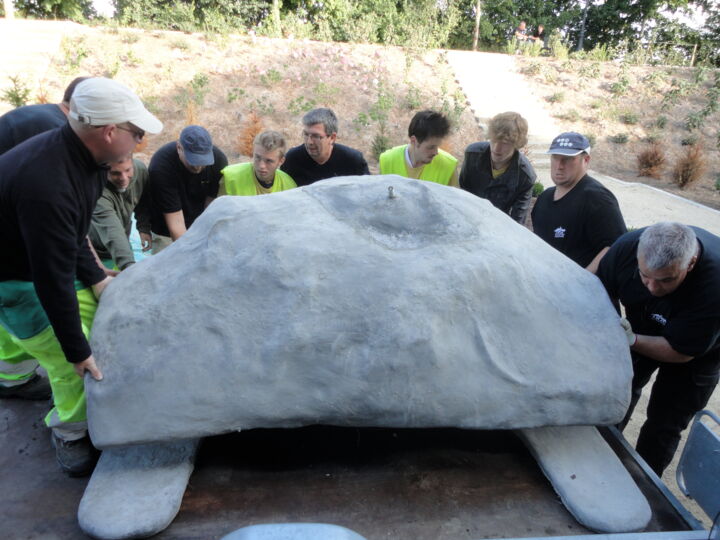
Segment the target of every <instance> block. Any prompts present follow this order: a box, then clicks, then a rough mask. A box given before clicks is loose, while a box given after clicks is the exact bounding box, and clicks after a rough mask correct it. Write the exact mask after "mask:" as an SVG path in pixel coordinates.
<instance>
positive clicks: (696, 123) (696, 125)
mask: <svg viewBox="0 0 720 540" xmlns="http://www.w3.org/2000/svg"><path fill="white" fill-rule="evenodd" d="M704 123H705V115H704V114H703V113H702V111H700V112H694V113H690V114H688V115H687V118H685V129H687V130H688V131H692V130H694V129H700V128H701V127H702V126H703V124H704Z"/></svg>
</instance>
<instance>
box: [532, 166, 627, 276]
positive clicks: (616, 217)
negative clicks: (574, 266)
mask: <svg viewBox="0 0 720 540" xmlns="http://www.w3.org/2000/svg"><path fill="white" fill-rule="evenodd" d="M554 195H555V188H554V187H552V188H549V189H546V190H545V191H544V192H542V193H541V194H540V196H539V197H538V198H537V201H536V202H535V206H534V207H533V210H532V224H533V231H535V234H537V235H538V236H539V237H540V238H542V239H543V240H545V241H546V242H547V243H548V244H550V245H551V246H552V247H554V248H555V249H557V250H558V251H560V252H561V253H563V254H564V255H566V256H567V257H569V258H571V259H572V260H573V261H575V262H576V263H578V264H579V265H580V266H582V267H583V268H584V267H586V266H587V265H588V264H590V263H591V262H592V260H593V259H594V258H595V256H596V255H597V254H598V253H599V252H600V251H601V250H603V249H604V248H606V247H609V246H611V245H612V244H613V242H615V240H617V239H618V238H619V237H620V236H621V235H622V234H624V233H625V232H626V231H627V229H626V227H625V221H624V220H623V217H622V214H621V213H620V206H619V205H618V202H617V199H616V198H615V196H614V195H613V194H612V192H610V190H609V189H607V188H606V187H605V186H603V185H602V184H601V183H600V182H598V181H597V180H595V179H594V178H591V177H590V176H587V175H585V176H584V177H582V178H581V179H580V181H579V182H578V183H577V184H576V185H575V187H574V188H572V189H571V190H570V191H569V192H568V193H566V194H565V196H563V197H562V198H561V199H558V200H557V201H555V200H553V197H554Z"/></svg>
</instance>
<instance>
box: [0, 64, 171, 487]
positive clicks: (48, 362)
mask: <svg viewBox="0 0 720 540" xmlns="http://www.w3.org/2000/svg"><path fill="white" fill-rule="evenodd" d="M68 120H69V121H68V122H67V123H66V124H65V125H63V126H62V127H59V128H56V129H52V130H50V131H47V132H45V133H42V134H40V135H37V136H35V137H33V138H31V139H29V140H27V141H25V142H23V143H21V144H19V145H18V146H16V147H14V148H13V149H11V150H10V151H8V152H6V153H5V154H3V155H2V156H0V246H1V247H2V250H3V258H2V259H0V326H2V327H3V328H4V329H5V331H7V332H8V333H9V334H10V335H11V336H12V339H13V341H14V342H15V343H16V344H18V345H19V346H20V347H21V348H22V349H23V350H24V351H25V352H27V353H28V354H30V355H31V356H32V357H34V358H36V359H37V360H38V362H39V363H40V365H41V366H42V367H43V368H45V370H46V371H47V373H48V379H49V380H50V386H51V388H52V394H53V404H54V406H53V408H52V410H51V411H50V412H49V413H48V415H47V416H46V417H45V423H46V425H47V426H48V427H50V428H51V429H52V442H53V445H54V446H55V455H56V457H57V460H58V463H59V464H60V467H61V468H62V469H63V471H65V472H66V473H67V474H69V475H71V476H80V475H84V474H87V473H89V472H90V470H92V466H93V459H94V450H93V447H92V444H91V443H90V439H89V437H88V436H87V415H86V410H85V391H84V386H83V377H84V375H85V373H86V372H87V373H90V375H91V376H92V377H93V378H95V379H97V380H100V379H102V373H101V371H100V370H99V369H98V367H97V365H96V364H95V358H94V356H93V353H92V350H91V349H90V344H89V343H88V335H89V332H90V328H91V326H92V320H93V317H94V315H95V310H96V309H97V300H98V298H99V297H100V295H101V294H102V292H103V290H104V289H105V287H106V286H107V285H108V283H109V282H110V280H111V279H112V278H111V277H109V276H106V274H105V272H104V271H103V270H102V269H101V268H100V266H99V265H98V264H97V262H96V261H95V257H94V256H93V254H92V252H91V251H90V245H89V243H88V239H87V234H88V229H89V227H90V220H91V216H92V212H93V208H94V207H95V203H96V202H97V200H98V198H99V197H100V193H101V192H102V189H103V184H104V179H103V177H102V175H101V172H102V171H103V169H105V167H106V166H107V164H108V163H111V162H112V161H115V160H118V159H120V158H121V157H122V156H126V155H128V154H129V153H130V151H131V150H132V149H133V148H135V146H136V145H137V143H139V142H140V141H142V139H143V137H144V136H145V132H146V131H147V132H150V133H159V132H160V130H161V129H162V123H161V122H160V121H159V120H158V119H157V118H155V117H154V116H153V115H152V114H150V112H148V111H147V109H145V107H144V106H143V104H142V102H141V101H140V99H139V98H138V97H137V96H136V95H135V94H134V93H133V92H132V91H131V90H130V89H129V88H127V87H126V86H124V85H122V84H120V83H118V82H116V81H113V80H110V79H105V78H100V77H98V78H91V79H87V80H85V81H83V82H81V83H80V84H79V85H78V86H77V88H76V89H75V92H74V93H73V96H72V99H71V100H70V112H69V115H68Z"/></svg>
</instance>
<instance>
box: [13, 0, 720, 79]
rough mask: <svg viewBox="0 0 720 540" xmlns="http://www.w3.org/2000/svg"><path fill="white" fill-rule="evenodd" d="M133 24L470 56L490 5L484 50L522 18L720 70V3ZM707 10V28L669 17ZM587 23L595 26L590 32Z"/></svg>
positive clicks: (239, 2) (284, 8)
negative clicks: (663, 47)
mask: <svg viewBox="0 0 720 540" xmlns="http://www.w3.org/2000/svg"><path fill="white" fill-rule="evenodd" d="M14 4H15V9H16V10H17V12H18V14H19V15H21V16H31V17H38V18H71V19H75V20H77V19H81V18H92V17H94V16H95V13H94V11H93V9H92V2H91V0H15V1H14ZM114 5H115V8H116V16H115V17H116V18H117V19H118V20H119V21H120V22H121V23H123V24H129V25H136V26H144V25H153V26H157V27H161V28H168V29H175V30H185V31H191V30H198V29H199V30H208V31H214V32H230V31H250V30H252V31H255V32H256V33H260V34H266V35H286V36H289V35H293V36H296V37H307V38H312V39H319V40H330V41H355V42H370V43H384V44H390V45H403V46H411V47H452V48H470V47H471V44H472V40H473V32H474V26H475V15H476V10H477V9H478V6H480V11H481V14H480V15H481V16H480V21H479V31H478V41H479V44H480V47H481V48H485V49H488V48H489V49H496V50H497V49H500V48H501V47H503V45H504V44H505V43H506V42H507V40H508V39H509V38H510V37H511V36H512V34H513V30H514V29H515V27H517V25H518V23H519V22H520V21H521V20H524V21H526V22H527V24H528V27H529V28H530V29H534V28H536V27H537V25H538V24H543V25H544V26H545V29H546V32H547V33H548V34H549V33H550V32H552V31H555V32H557V33H559V35H560V36H561V37H562V39H563V40H564V42H565V43H566V44H567V45H568V46H569V47H570V48H575V47H576V46H577V44H578V42H579V39H580V34H581V32H582V33H583V40H582V45H583V47H584V48H585V49H591V48H593V47H595V46H607V47H616V46H618V45H621V44H625V45H626V46H629V47H631V48H632V47H639V46H645V45H646V44H648V43H651V42H663V43H667V42H675V43H678V44H680V45H683V46H686V47H691V48H692V46H694V45H696V46H697V55H698V59H700V60H705V61H707V62H712V63H714V64H716V65H718V64H720V52H718V51H720V3H718V2H717V0H547V1H546V0H480V1H478V0H362V1H360V0H114ZM689 7H694V8H698V9H701V10H702V12H703V13H704V14H705V15H706V17H707V20H706V23H705V25H704V27H702V28H700V29H698V28H691V27H689V26H688V25H686V24H683V23H681V22H678V21H675V20H672V19H671V18H669V17H668V15H669V14H671V13H673V12H675V11H678V10H681V11H682V10H685V9H688V8H689ZM583 21H585V24H584V26H583Z"/></svg>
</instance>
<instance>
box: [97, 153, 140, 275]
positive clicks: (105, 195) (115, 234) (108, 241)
mask: <svg viewBox="0 0 720 540" xmlns="http://www.w3.org/2000/svg"><path fill="white" fill-rule="evenodd" d="M133 167H134V168H135V173H134V174H133V177H132V180H131V181H130V185H129V186H128V187H127V189H126V190H125V192H123V193H119V192H118V191H117V189H116V188H115V186H114V185H113V184H112V183H111V182H110V181H109V180H108V181H106V182H105V188H104V189H103V192H102V195H101V196H100V199H99V200H98V202H97V206H96V207H95V211H94V212H93V215H92V224H91V225H90V240H91V241H92V244H93V247H94V248H95V251H97V253H98V255H99V256H100V258H101V259H112V260H113V261H114V262H115V264H116V265H117V267H118V268H119V269H120V270H124V269H125V268H127V267H128V266H130V265H131V264H133V263H134V262H135V257H134V256H133V251H132V247H131V246H130V240H129V237H130V225H131V219H132V214H133V212H135V219H136V220H137V230H138V231H139V232H143V233H148V234H150V204H149V203H150V200H149V197H150V192H149V190H148V189H147V183H148V170H147V167H146V166H145V164H144V163H143V162H142V161H139V160H137V159H133ZM102 174H107V173H105V172H103V173H102Z"/></svg>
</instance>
